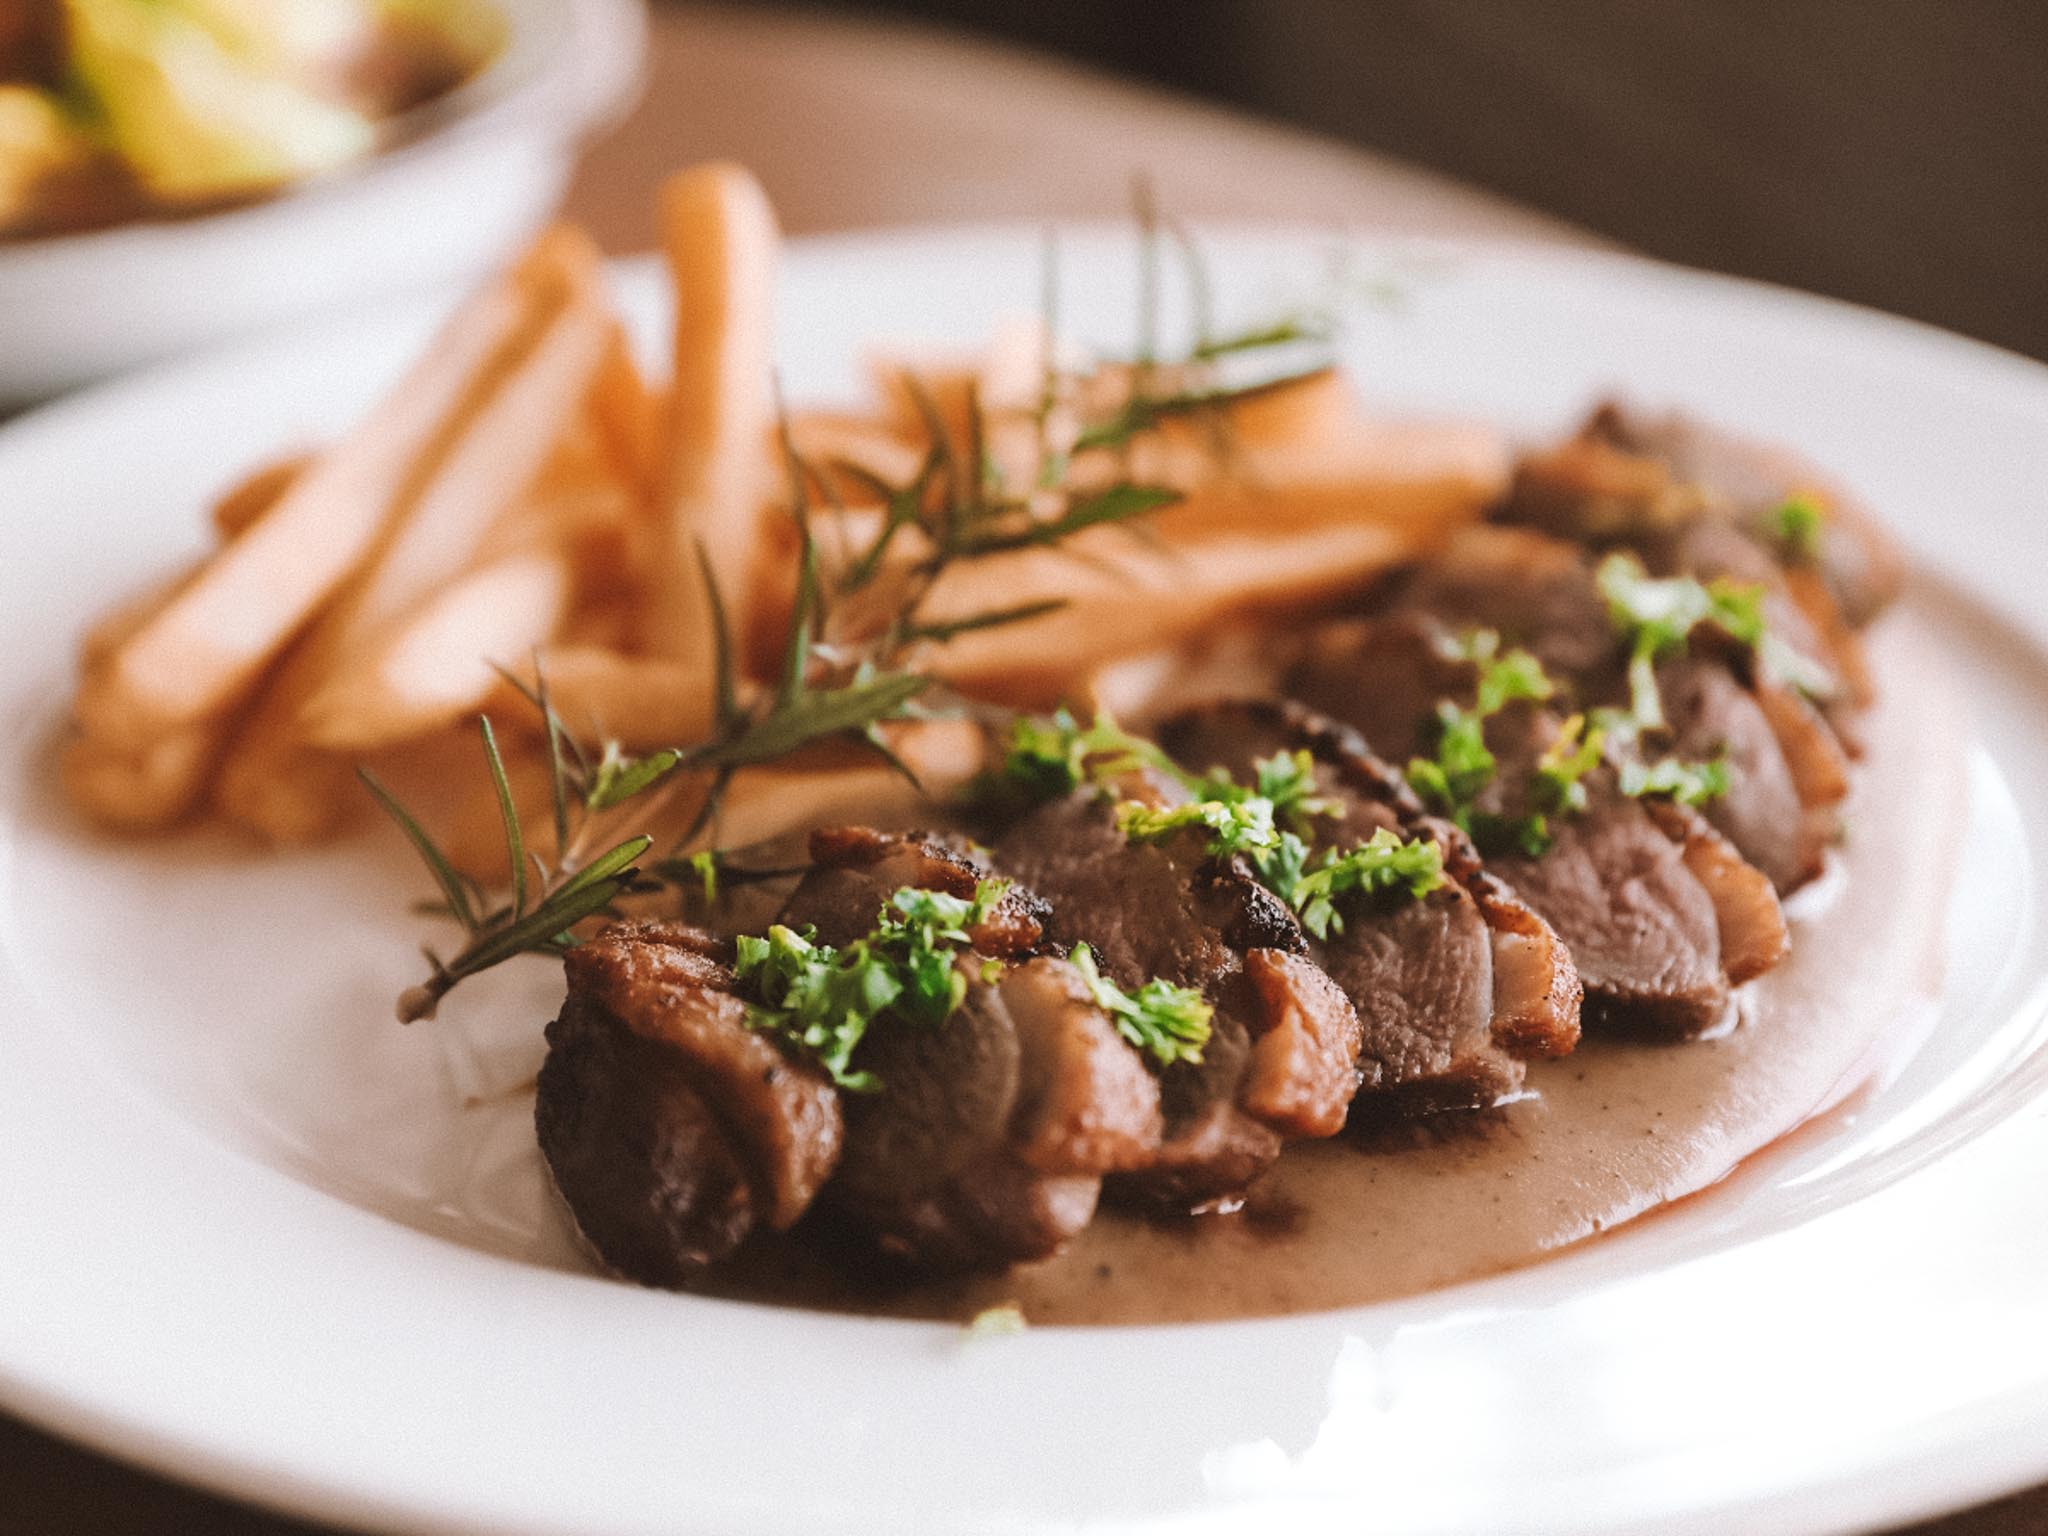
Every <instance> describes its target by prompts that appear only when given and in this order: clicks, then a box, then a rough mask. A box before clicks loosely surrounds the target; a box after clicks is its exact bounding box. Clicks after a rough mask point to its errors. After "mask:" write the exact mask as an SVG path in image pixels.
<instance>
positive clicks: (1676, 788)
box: [1621, 757, 1730, 806]
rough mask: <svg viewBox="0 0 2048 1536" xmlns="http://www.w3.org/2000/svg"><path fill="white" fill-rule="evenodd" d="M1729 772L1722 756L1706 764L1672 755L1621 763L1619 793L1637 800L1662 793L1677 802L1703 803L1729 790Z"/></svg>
mask: <svg viewBox="0 0 2048 1536" xmlns="http://www.w3.org/2000/svg"><path fill="white" fill-rule="evenodd" d="M1729 773H1730V770H1729V767H1728V759H1727V758H1725V757H1717V758H1715V759H1714V760H1713V761H1712V762H1708V763H1687V762H1681V761H1680V760H1679V759H1678V758H1675V757H1666V758H1660V759H1658V760H1657V761H1656V762H1654V763H1624V764H1623V765H1622V768H1621V792H1622V793H1623V794H1624V795H1630V796H1633V797H1634V798H1636V799H1641V798H1643V797H1644V796H1646V795H1661V796H1663V797H1664V798H1666V799H1670V800H1676V801H1677V802H1678V803H1679V804H1680V805H1693V806H1699V805H1705V804H1706V803H1707V802H1708V801H1710V800H1718V799H1720V798H1721V796H1723V795H1725V794H1727V793H1728V786H1729Z"/></svg>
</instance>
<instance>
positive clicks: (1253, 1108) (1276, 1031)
mask: <svg viewBox="0 0 2048 1536" xmlns="http://www.w3.org/2000/svg"><path fill="white" fill-rule="evenodd" d="M1245 973H1246V974H1247V975H1248V976H1250V977H1251V980H1252V985H1253V986H1254V987H1255V988H1257V989H1258V993H1259V1000H1260V1002H1261V1003H1263V1004H1264V1006H1265V1023H1266V1031H1265V1033H1264V1034H1262V1035H1260V1036H1259V1038H1258V1039H1257V1040H1256V1041H1254V1042H1253V1043H1252V1055H1251V1063H1250V1065H1249V1067H1247V1069H1246V1072H1245V1080H1244V1084H1243V1086H1242V1087H1241V1088H1240V1089H1239V1091H1238V1102H1239V1103H1240V1104H1242V1105H1243V1106H1244V1108H1245V1109H1246V1110H1247V1111H1248V1112H1250V1113H1251V1114H1253V1115H1255V1116H1256V1117H1257V1118H1258V1119H1260V1120H1261V1121H1263V1122H1264V1123H1265V1124H1267V1125H1269V1126H1271V1127H1273V1129H1275V1130H1277V1131H1280V1132H1282V1133H1283V1134H1285V1135H1288V1136H1302V1137H1309V1136H1334V1135H1336V1134H1337V1132H1338V1131H1340V1130H1342V1129H1343V1128H1344V1120H1345V1117H1346V1115H1348V1114H1349V1112H1350V1109H1351V1100H1352V1098H1353V1096H1355V1095H1356V1094H1357V1092H1358V1054H1359V1051H1360V1049H1361V1048H1362V1047H1363V1045H1364V1043H1365V1041H1364V1030H1363V1029H1362V1027H1361V1026H1360V1024H1359V1022H1358V1012H1357V1010H1356V1009H1355V1008H1353V1007H1352V1006H1351V999H1350V998H1348V997H1346V996H1345V995H1344V990H1343V988H1341V987H1339V986H1338V985H1337V983H1336V982H1335V981H1333V980H1331V978H1330V977H1329V976H1328V975H1327V974H1326V973H1325V972H1324V971H1323V970H1322V968H1321V967H1319V966H1316V965H1313V964H1311V963H1310V962H1309V961H1307V960H1304V959H1302V957H1301V956H1299V955H1290V954H1287V953H1285V952H1284V951H1281V950H1277V949H1255V950H1253V951H1252V952H1251V953H1250V954H1248V955H1246V956H1245Z"/></svg>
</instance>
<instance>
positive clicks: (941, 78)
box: [0, 6, 2048, 1536]
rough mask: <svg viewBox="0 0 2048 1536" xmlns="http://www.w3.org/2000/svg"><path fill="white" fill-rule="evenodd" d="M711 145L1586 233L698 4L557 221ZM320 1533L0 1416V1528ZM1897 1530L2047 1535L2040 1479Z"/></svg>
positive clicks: (927, 211) (913, 197)
mask: <svg viewBox="0 0 2048 1536" xmlns="http://www.w3.org/2000/svg"><path fill="white" fill-rule="evenodd" d="M714 156H716V157H724V158H732V159H737V160H740V161H743V162H745V163H746V164H748V165H751V166H752V167H754V169H755V170H756V171H757V172H758V173H759V174H760V176H761V177H762V179H763V180H764V181H765V182H766V183H767V186H768V190H769V192H770V193H771V194H772V195H773V197H774V199H775V203H776V206H777V208H778V209H779V210H780V212H781V215H782V218H783V222H784V224H785V226H786V227H787V228H788V230H789V231H790V232H791V233H792V234H804V233H808V232H811V231H818V230H832V229H846V228H852V227H855V226H859V225H870V224H891V223H903V222H908V221H922V220H933V219H937V220H966V219H984V218H997V219H1016V218H1053V217H1058V218H1089V217H1103V218H1115V217H1118V216H1120V215H1122V214H1124V213H1125V212H1126V211H1127V209H1128V206H1129V204H1128V199H1129V189H1130V178H1131V176H1132V173H1133V172H1135V171H1138V170H1143V171H1145V172H1147V173H1148V174H1149V175H1150V176H1151V177H1152V179H1153V182H1154V184H1155V186H1156V187H1157V189H1158V192H1159V195H1160V197H1161V199H1162V201H1163V202H1164V203H1165V205H1166V206H1168V207H1170V208H1173V209H1174V210H1175V211H1176V212H1178V213H1179V214H1181V215H1183V216H1185V217H1189V218H1204V217H1215V218H1231V217H1239V218H1251V217H1262V218H1276V219H1286V220H1291V221H1297V222H1307V223H1311V224H1318V225H1327V226H1330V227H1333V228H1340V227H1341V228H1349V229H1360V230H1392V231H1399V232H1410V233H1425V234H1439V235H1478V236H1496V237H1504V238H1514V239H1527V240H1545V241H1558V242H1567V243H1579V244H1586V243H1591V239H1592V237H1590V236H1588V235H1586V234H1585V233H1583V232H1582V231H1578V230H1575V229H1573V228H1572V227H1570V226H1568V225H1565V224H1563V223H1560V222H1559V221H1557V220H1554V219H1551V218H1548V217H1546V216H1544V215H1542V214H1539V213H1535V212H1533V211H1531V210H1528V209H1524V208H1520V207H1517V206H1515V205H1513V204H1510V203H1507V202H1504V201H1502V200H1501V199H1499V198H1496V197H1492V196H1490V195H1488V194H1486V193H1483V192H1480V191H1477V190H1475V189H1473V188H1470V187H1467V186H1463V185H1460V184H1458V183H1456V182H1453V181H1450V180H1448V179H1446V178H1443V177H1440V176H1436V175H1433V174H1431V173H1428V172H1424V171H1420V170H1417V169H1415V168H1413V167H1410V166H1406V165H1402V164H1399V163H1397V162H1394V161H1390V160H1387V159H1385V158H1383V157H1380V156H1376V155H1372V154H1368V153H1365V152H1363V151H1360V150H1355V149H1351V148H1348V147H1346V146H1343V145H1338V144H1333V143H1329V142H1325V141H1322V140H1318V139H1313V138H1309V137H1305V136H1303V135H1301V134H1297V133H1295V132H1292V131H1290V130H1287V129H1282V128H1277V127H1271V126H1267V125H1265V124H1261V123H1256V122H1252V121H1248V120H1246V119H1244V118H1241V117H1238V116H1236V115H1233V114H1231V113H1228V112H1224V111H1219V110H1216V109H1212V108H1209V107H1206V106H1203V105H1200V104H1198V103H1194V102H1190V101H1187V100H1184V99H1180V98H1177V97H1173V96H1168V95H1165V94H1162V93H1159V92H1155V91H1151V90H1146V89H1141V88H1138V87H1135V86H1131V85H1128V84H1125V83H1123V82H1119V81H1114V80H1110V79H1106V78H1103V77H1101V76H1097V75H1093V74H1089V73H1086V72H1084V71H1081V70H1078V69H1074V68H1071V67H1069V66H1066V65H1063V64H1059V63H1054V62H1050V61H1047V60H1043V59H1038V58H1033V57H1029V56H1024V55H1020V54H1017V53H1014V52H1009V51H1004V50H999V49H996V48H992V47H987V46H983V45H980V44H976V43H970V42H966V41H963V40H960V39H957V38H952V37H946V36H940V35H937V34H933V33H930V32H926V31H920V30H915V29H910V28H904V27H897V26H891V25H881V24H875V23H868V22H852V21H838V20H829V19H823V18H819V17H814V16H804V17H790V16H782V15H776V14H750V13H746V12H741V11H724V10H718V9H713V8H700V7H695V6H689V7H677V8H673V9H667V10H664V11H663V12H662V13H661V14H660V15H659V16H658V17H657V18H656V21H655V26H654V32H653V56H652V59H651V63H650V72H649V78H648V89H647V93H646V95H645V97H644V98H643V99H642V101H641V103H640V105H639V106H638V107H637V108H636V109H635V110H634V111H633V112H632V114H631V115H630V116H629V117H628V118H627V119H626V120H625V121H624V122H623V123H622V124H620V125H619V126H618V127H617V128H616V129H615V130H614V131H613V132H611V133H610V134H609V135H607V136H606V138H605V139H604V140H603V141H601V142H600V143H599V144H598V145H597V146H596V147H595V148H594V150H593V152H592V153H591V155H590V157H589V160H588V162H587V164H586V166H585V168H584V173H583V175H582V177H581V178H580V180H579V182H578V183H577V185H576V187H575V188H574V190H573V191H572V193H571V195H570V200H569V204H570V212H571V213H572V214H573V215H574V216H575V217H577V218H579V219H581V220H583V221H584V222H585V223H587V224H588V225H589V226H590V227H591V228H592V229H594V230H595V231H596V233H597V234H598V236H599V237H600V238H601V239H602V240H603V241H604V243H605V245H606V246H607V247H608V248H609V249H611V250H614V251H621V252H623V251H635V250H640V249H644V248H646V247H647V246H648V245H650V244H651V243H652V239H653V223H652V217H651V197H652V192H653V189H654V187H655V185H656V183H657V182H658V181H659V179H660V177H661V176H662V174H663V173H664V172H666V171H667V170H668V169H670V168H671V167H674V166H677V165H681V164H683V163H685V162H687V161H691V160H698V159H704V158H707V157H714ZM2043 1432H2044V1434H2048V1425H2044V1426H2043ZM328 1529H329V1528H327V1527H316V1526H311V1525H307V1524H304V1523H302V1522H298V1521H294V1520H289V1519H285V1518H281V1517H278V1516H275V1515H270V1514H266V1513H263V1512H260V1511H258V1510H255V1509H252V1508H249V1507H246V1506H243V1505H239V1504H233V1503H228V1502H225V1501H222V1500H220V1499H216V1498H214V1497H211V1496H209V1495H207V1494H203V1493H199V1492H196V1491H193V1490H190V1489H187V1488H185V1487H183V1486H181V1485H179V1484H177V1483H175V1482H170V1481H166V1480H164V1479H161V1478H158V1477H155V1476H152V1475H150V1474H147V1473H143V1472H139V1471H136V1470H134V1469H132V1468H129V1467H127V1466H124V1465H122V1464H120V1463H118V1462H115V1461H112V1460H109V1459H107V1458H104V1457H102V1456H99V1455H96V1454H94V1453H92V1452H90V1451H86V1450H84V1449H81V1448H78V1447H75V1446H73V1445H70V1444H68V1443H66V1442H64V1441H62V1440H59V1439H56V1438H54V1437H52V1436H49V1435H47V1434H44V1433H42V1432H41V1431H39V1430H36V1429H32V1428H30V1427H29V1426H27V1425H25V1424H22V1423H20V1422H18V1421H15V1420H12V1419H9V1418H7V1417H6V1416H4V1415H0V1536H145V1533H147V1536H157V1533H164V1532H179V1533H184V1532H195V1533H197V1532H204V1533H218V1536H290V1533H300V1536H307V1533H318V1532H321V1531H326V1530H328ZM1911 1536H2048V1488H2043V1489H2038V1490H2035V1491H2033V1492H2031V1493H2026V1494H2021V1495H2018V1496H2017V1497H2015V1498H2012V1499H2008V1500H2005V1501H2002V1502H2000V1503H1997V1504H1993V1505H1989V1506H1985V1507H1983V1508H1981V1509H1977V1510H1972V1511H1968V1512H1966V1513H1963V1514H1959V1515H1955V1516H1952V1517H1950V1518H1948V1519H1945V1520H1941V1521H1937V1522H1934V1523H1932V1524H1928V1525H1924V1526H1917V1527H1914V1528H1913V1530H1912V1533H1911Z"/></svg>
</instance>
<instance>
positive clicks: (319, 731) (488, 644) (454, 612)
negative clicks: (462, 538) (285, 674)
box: [299, 548, 572, 752]
mask: <svg viewBox="0 0 2048 1536" xmlns="http://www.w3.org/2000/svg"><path fill="white" fill-rule="evenodd" d="M571 584H572V577H571V574H570V570H569V565H568V561H567V560H566V559H565V558H564V556H563V554H562V552H561V551H560V550H557V549H548V548H536V549H530V550H527V551H524V552H522V553H517V554H511V555H506V556H504V557H502V558H500V559H497V560H493V561H490V562H488V563H486V564H483V565H480V566H478V567H477V568H476V569H475V570H473V571H471V572H469V574H467V575H466V576H464V577H462V578H461V579H460V580H458V581H456V582H454V583H453V584H451V585H450V586H448V587H447V588H445V589H444V590H443V591H441V592H440V593H439V594H437V595H436V596H435V597H434V598H433V599H432V600H431V601H430V602H428V604H427V605H426V606H425V607H423V608H421V609H419V610H418V611H417V612H415V613H414V614H412V615H411V616H410V617H409V618H407V619H406V620H404V621H403V622H402V623H400V624H398V625H397V626H396V627H395V628H394V629H393V630H392V632H391V633H390V635H389V636H388V637H387V638H386V639H385V641H384V643H383V645H382V646H381V647H379V648H376V649H373V650H371V651H368V652H365V653H362V654H359V655H357V656H355V657H354V658H353V659H352V660H351V662H350V664H349V665H348V666H347V667H346V668H345V669H342V670H337V671H336V672H334V673H333V674H331V675H330V676H329V677H328V678H327V679H326V681H324V682H323V683H322V684H321V685H320V686H319V687H318V689H316V690H315V692H314V694H313V696H312V697H311V698H310V699H308V700H307V701H306V704H305V707H304V708H303V709H302V710H301V711H300V716H299V718H300V722H301V724H302V725H303V727H304V730H305V737H306V740H307V742H309V743H310V744H311V745H313V746H315V747H318V748H320V749H322V750H323V751H328V752H364V751H368V750H371V749H373V748H377V747H386V746H390V745H392V744H394V743H396V742H401V741H405V740H407V739H408V738H410V737H415V736H422V735H425V734H426V733H427V732H429V731H432V730H434V729H436V728H437V727H440V726H443V725H447V724H449V723H451V722H453V721H455V720H458V719H460V718H462V717H463V716H464V715H466V714H471V713H474V712H475V710H476V709H477V708H478V706H479V705H481V704H482V703H483V701H484V700H485V699H486V698H487V697H489V696H490V694H491V692H492V689H493V687H494V686H498V685H500V684H501V679H500V678H499V677H498V675H497V673H496V672H494V671H493V670H492V668H491V662H492V661H494V660H495V661H498V662H500V663H504V662H510V661H514V660H516V659H517V658H519V657H521V656H524V655H526V654H528V653H529V652H530V651H532V650H533V648H534V647H535V646H537V645H540V644H541V643H542V642H544V641H546V640H547V639H548V638H549V637H550V636H551V635H553V634H554V632H555V629H556V626H557V625H559V624H560V623H561V620H562V616H563V614H564V613H565V612H566V611H567V610H568V606H569V596H570V589H571Z"/></svg>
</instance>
